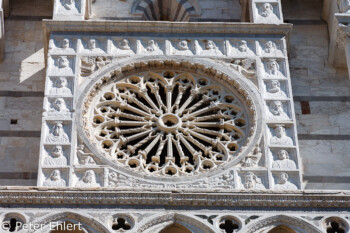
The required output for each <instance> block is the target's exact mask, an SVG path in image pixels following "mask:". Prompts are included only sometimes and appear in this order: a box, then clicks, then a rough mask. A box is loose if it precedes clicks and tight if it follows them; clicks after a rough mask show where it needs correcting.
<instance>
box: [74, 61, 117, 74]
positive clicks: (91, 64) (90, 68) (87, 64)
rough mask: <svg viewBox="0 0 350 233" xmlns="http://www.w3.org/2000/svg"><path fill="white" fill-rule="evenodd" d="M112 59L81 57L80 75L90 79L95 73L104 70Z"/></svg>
mask: <svg viewBox="0 0 350 233" xmlns="http://www.w3.org/2000/svg"><path fill="white" fill-rule="evenodd" d="M112 59H113V58H112V57H106V56H84V57H81V64H80V75H81V76H82V77H88V76H90V75H91V74H92V73H94V72H95V71H97V70H99V69H101V68H103V67H104V66H106V65H108V64H110V63H111V62H112Z"/></svg>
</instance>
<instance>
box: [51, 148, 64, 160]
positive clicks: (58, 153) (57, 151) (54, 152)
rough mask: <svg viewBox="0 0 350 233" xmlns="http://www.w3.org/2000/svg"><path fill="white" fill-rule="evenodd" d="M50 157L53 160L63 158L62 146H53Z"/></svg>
mask: <svg viewBox="0 0 350 233" xmlns="http://www.w3.org/2000/svg"><path fill="white" fill-rule="evenodd" d="M52 156H53V157H55V158H58V157H60V156H63V150H62V146H55V147H54V148H53V149H52Z"/></svg>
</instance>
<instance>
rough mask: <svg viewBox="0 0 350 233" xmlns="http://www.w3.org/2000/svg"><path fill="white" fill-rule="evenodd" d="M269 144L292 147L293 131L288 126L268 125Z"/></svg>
mask: <svg viewBox="0 0 350 233" xmlns="http://www.w3.org/2000/svg"><path fill="white" fill-rule="evenodd" d="M268 134H269V138H270V144H271V145H274V146H293V145H294V142H293V135H294V134H293V129H292V128H291V126H290V125H286V124H275V125H270V126H269V130H268Z"/></svg>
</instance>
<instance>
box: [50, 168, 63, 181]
mask: <svg viewBox="0 0 350 233" xmlns="http://www.w3.org/2000/svg"><path fill="white" fill-rule="evenodd" d="M50 179H51V180H53V181H55V180H60V179H61V172H60V170H58V169H55V170H53V172H52V173H51V176H50Z"/></svg>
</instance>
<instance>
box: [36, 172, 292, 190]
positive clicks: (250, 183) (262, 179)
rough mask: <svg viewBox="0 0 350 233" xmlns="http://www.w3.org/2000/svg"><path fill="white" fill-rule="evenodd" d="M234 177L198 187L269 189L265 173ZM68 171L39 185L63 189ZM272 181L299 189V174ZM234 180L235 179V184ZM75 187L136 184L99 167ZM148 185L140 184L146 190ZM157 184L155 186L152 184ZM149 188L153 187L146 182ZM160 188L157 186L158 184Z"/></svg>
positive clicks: (277, 175)
mask: <svg viewBox="0 0 350 233" xmlns="http://www.w3.org/2000/svg"><path fill="white" fill-rule="evenodd" d="M235 172H236V173H237V175H233V174H232V172H229V173H227V174H225V175H222V176H217V177H212V178H210V179H208V180H207V181H202V183H201V185H202V186H201V187H202V188H205V187H227V188H231V189H232V188H236V189H245V190H266V189H269V187H268V181H267V180H268V175H267V173H266V172H264V171H261V170H260V171H252V170H249V171H243V170H240V171H239V172H238V171H235ZM67 173H68V170H67V169H62V168H54V169H48V168H45V169H43V175H44V180H43V183H42V186H45V187H66V186H68V182H67V180H68V179H67V177H68V174H67ZM271 174H272V179H273V180H274V185H273V189H274V190H297V189H298V187H297V186H298V184H297V182H296V181H297V180H298V174H297V173H295V172H286V171H283V172H277V171H276V172H272V173H271ZM235 177H237V180H236V181H235ZM72 182H73V185H72V186H74V187H81V188H96V187H132V186H133V185H138V183H137V182H141V181H137V180H136V179H134V178H131V177H127V176H124V175H120V174H118V173H117V172H114V171H112V170H110V171H109V173H108V174H105V172H104V171H103V170H102V169H99V168H95V169H94V168H88V169H76V171H75V176H74V178H73V181H72ZM147 183H149V182H146V184H144V185H143V187H147V186H148V184H147ZM154 185H156V184H154ZM186 185H190V186H191V184H186V183H179V184H176V185H173V186H171V187H175V188H184V187H186ZM149 186H151V187H152V186H153V185H152V183H149ZM158 186H159V187H161V185H160V184H158Z"/></svg>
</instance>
